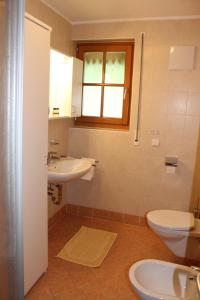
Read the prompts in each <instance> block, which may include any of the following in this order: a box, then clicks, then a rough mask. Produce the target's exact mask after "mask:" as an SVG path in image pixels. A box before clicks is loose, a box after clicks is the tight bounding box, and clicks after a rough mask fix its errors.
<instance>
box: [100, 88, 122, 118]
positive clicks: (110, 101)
mask: <svg viewBox="0 0 200 300" xmlns="http://www.w3.org/2000/svg"><path fill="white" fill-rule="evenodd" d="M123 93H124V88H123V87H105V89H104V107H103V116H104V117H107V118H122V110H123Z"/></svg>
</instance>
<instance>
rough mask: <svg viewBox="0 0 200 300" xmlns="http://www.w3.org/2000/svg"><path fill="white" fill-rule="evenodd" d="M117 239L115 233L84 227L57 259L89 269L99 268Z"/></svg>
mask: <svg viewBox="0 0 200 300" xmlns="http://www.w3.org/2000/svg"><path fill="white" fill-rule="evenodd" d="M116 237H117V233H114V232H110V231H105V230H100V229H95V228H90V227H86V226H82V227H81V228H80V230H79V231H78V232H77V233H76V234H75V235H74V236H73V237H72V238H71V239H70V240H69V241H68V242H67V243H66V245H65V246H64V248H63V249H62V250H61V251H60V252H59V253H58V255H57V257H59V258H62V259H64V260H66V261H70V262H74V263H77V264H80V265H84V266H88V267H99V266H100V265H101V264H102V262H103V260H104V258H105V257H106V255H107V254H108V252H109V250H110V248H111V247H112V245H113V243H114V241H115V239H116Z"/></svg>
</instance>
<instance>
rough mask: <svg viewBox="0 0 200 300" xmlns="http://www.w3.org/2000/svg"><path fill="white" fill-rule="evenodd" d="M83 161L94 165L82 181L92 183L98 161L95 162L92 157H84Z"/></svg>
mask: <svg viewBox="0 0 200 300" xmlns="http://www.w3.org/2000/svg"><path fill="white" fill-rule="evenodd" d="M81 159H83V160H87V161H89V162H91V163H92V165H93V166H92V167H91V169H90V170H89V171H88V172H87V173H86V174H85V175H83V176H82V177H81V179H82V180H88V181H91V180H92V179H93V177H94V175H95V168H96V164H95V162H96V160H95V158H90V157H82V158H81Z"/></svg>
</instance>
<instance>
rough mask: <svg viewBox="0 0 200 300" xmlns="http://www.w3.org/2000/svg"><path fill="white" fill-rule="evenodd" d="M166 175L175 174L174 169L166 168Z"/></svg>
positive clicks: (171, 167)
mask: <svg viewBox="0 0 200 300" xmlns="http://www.w3.org/2000/svg"><path fill="white" fill-rule="evenodd" d="M166 173H167V174H176V167H173V166H166Z"/></svg>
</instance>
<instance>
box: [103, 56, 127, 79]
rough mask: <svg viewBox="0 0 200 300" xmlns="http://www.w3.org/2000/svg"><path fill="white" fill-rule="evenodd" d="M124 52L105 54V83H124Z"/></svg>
mask: <svg viewBox="0 0 200 300" xmlns="http://www.w3.org/2000/svg"><path fill="white" fill-rule="evenodd" d="M125 60H126V52H107V53H106V73H105V83H118V84H123V83H124V74H125Z"/></svg>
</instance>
